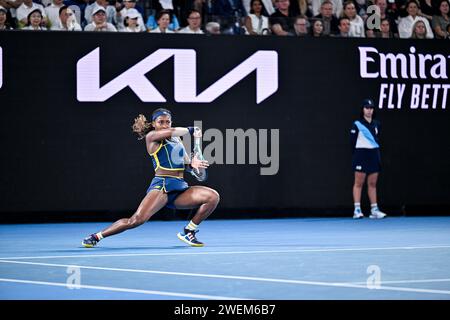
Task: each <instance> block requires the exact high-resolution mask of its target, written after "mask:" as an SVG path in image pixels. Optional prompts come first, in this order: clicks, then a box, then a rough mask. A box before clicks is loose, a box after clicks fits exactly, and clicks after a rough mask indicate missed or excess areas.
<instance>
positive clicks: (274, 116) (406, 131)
mask: <svg viewBox="0 0 450 320" xmlns="http://www.w3.org/2000/svg"><path fill="white" fill-rule="evenodd" d="M0 53H1V56H0V57H1V59H0V61H1V80H0V104H1V107H0V115H1V116H0V119H1V128H0V130H1V150H2V152H1V160H0V161H1V162H0V163H1V165H0V168H1V169H0V170H1V174H0V179H1V187H0V188H1V190H0V194H1V199H2V200H1V202H0V212H1V213H2V216H3V219H5V217H6V216H8V217H11V216H14V215H16V216H18V215H19V213H23V212H35V213H36V215H39V212H40V213H42V212H46V213H49V212H50V213H51V212H55V213H58V214H60V215H61V216H62V215H64V213H68V212H69V213H70V212H72V213H77V212H79V213H86V214H87V215H86V218H88V217H92V215H91V213H95V212H97V213H104V214H103V215H102V214H100V216H102V217H109V216H108V213H114V212H121V213H123V212H128V213H132V212H133V210H135V208H136V207H137V205H138V204H139V202H140V200H141V198H142V197H143V196H144V195H145V191H146V189H147V187H148V185H149V183H150V181H151V178H152V176H153V169H152V165H151V161H150V158H149V156H148V155H147V154H146V150H145V146H144V142H143V141H138V140H137V137H136V136H135V135H134V134H133V133H132V132H131V125H132V122H133V119H134V118H135V117H136V116H137V115H138V114H140V113H143V114H145V115H147V116H148V117H149V116H150V114H151V112H152V111H153V110H154V109H156V108H157V107H166V108H168V109H170V110H171V111H172V112H173V114H174V122H175V123H174V125H178V126H189V125H193V124H194V121H200V120H201V126H202V128H203V131H204V134H205V140H204V141H203V147H204V150H205V153H207V154H209V160H210V161H214V162H216V163H213V164H212V165H211V167H210V169H209V179H208V181H207V182H206V183H205V184H206V185H208V186H210V187H212V188H214V189H216V190H217V191H219V193H220V194H221V203H220V206H219V208H218V213H217V214H216V215H215V217H219V218H226V217H231V216H233V215H232V214H231V213H232V212H235V213H236V215H234V216H233V217H235V216H239V212H240V213H243V212H254V213H255V216H256V214H257V213H258V212H259V213H262V212H263V213H264V214H266V215H267V216H269V215H270V214H271V213H273V214H275V215H278V216H281V215H282V213H283V212H284V213H288V216H289V215H291V214H292V215H301V214H304V213H305V212H312V213H313V214H316V213H326V212H328V213H331V214H336V215H338V214H339V213H342V214H344V213H345V214H348V211H346V209H348V208H351V206H352V196H351V188H352V182H353V173H352V171H351V150H350V145H349V130H350V126H351V124H352V121H353V120H355V119H356V118H357V117H358V115H359V110H360V109H359V108H360V103H361V101H362V100H363V99H364V98H366V97H370V98H373V99H374V100H375V102H376V104H377V105H378V108H377V110H376V111H377V116H378V118H379V119H380V120H381V122H382V136H381V144H382V162H383V171H382V174H381V176H380V181H379V198H380V201H379V202H380V203H381V204H383V205H384V206H385V207H389V208H392V209H393V210H394V211H396V212H397V213H405V212H406V213H408V210H410V211H411V212H412V210H414V208H416V209H417V208H418V210H419V211H421V213H423V214H429V213H432V212H434V211H436V210H440V209H442V210H444V209H448V208H449V207H450V196H449V195H450V145H449V143H448V140H449V138H450V110H449V109H450V108H449V106H450V104H449V102H448V101H449V99H450V97H448V95H449V91H450V90H449V87H450V85H449V83H450V82H449V80H448V76H449V74H450V68H449V62H450V60H449V59H450V58H449V54H450V50H449V43H448V41H437V40H436V41H416V42H413V41H409V40H395V41H389V40H382V39H379V40H377V39H295V38H281V37H280V38H278V37H245V36H242V37H241V36H217V37H207V36H192V35H157V34H116V33H114V34H113V33H102V34H100V33H56V32H55V33H34V32H14V33H0ZM243 135H244V138H242V136H243ZM235 136H236V137H237V138H235ZM240 139H241V140H240ZM242 139H246V140H242ZM242 141H247V143H246V144H240V142H242ZM249 141H251V142H249ZM252 150H253V151H252ZM212 157H213V158H212ZM264 168H265V169H264ZM187 179H188V181H189V182H190V183H191V184H195V181H194V180H193V179H191V178H190V177H188V178H187Z"/></svg>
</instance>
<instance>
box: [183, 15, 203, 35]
mask: <svg viewBox="0 0 450 320" xmlns="http://www.w3.org/2000/svg"><path fill="white" fill-rule="evenodd" d="M187 22H188V26H187V27H185V28H183V29H181V30H180V31H178V33H193V34H204V33H203V31H202V29H200V27H201V25H202V16H201V14H200V12H199V11H198V10H195V9H191V10H189V12H188V17H187Z"/></svg>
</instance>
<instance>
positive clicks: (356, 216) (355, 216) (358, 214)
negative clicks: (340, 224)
mask: <svg viewBox="0 0 450 320" xmlns="http://www.w3.org/2000/svg"><path fill="white" fill-rule="evenodd" d="M362 218H364V214H363V213H362V212H361V210H355V212H353V219H362Z"/></svg>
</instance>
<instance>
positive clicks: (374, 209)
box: [370, 203, 380, 212]
mask: <svg viewBox="0 0 450 320" xmlns="http://www.w3.org/2000/svg"><path fill="white" fill-rule="evenodd" d="M370 211H372V212H374V211H380V209H378V204H376V203H372V204H371V205H370Z"/></svg>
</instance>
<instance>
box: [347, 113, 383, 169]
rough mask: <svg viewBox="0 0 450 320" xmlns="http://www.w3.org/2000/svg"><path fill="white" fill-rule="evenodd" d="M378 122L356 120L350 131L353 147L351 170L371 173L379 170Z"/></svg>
mask: <svg viewBox="0 0 450 320" xmlns="http://www.w3.org/2000/svg"><path fill="white" fill-rule="evenodd" d="M379 135H380V122H379V121H377V120H372V121H371V122H370V123H369V122H367V121H366V120H365V119H360V120H356V121H355V122H354V123H353V126H352V129H351V131H350V137H351V145H352V148H353V157H352V168H353V171H357V172H364V173H366V174H371V173H375V172H380V171H381V155H380V144H379Z"/></svg>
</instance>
